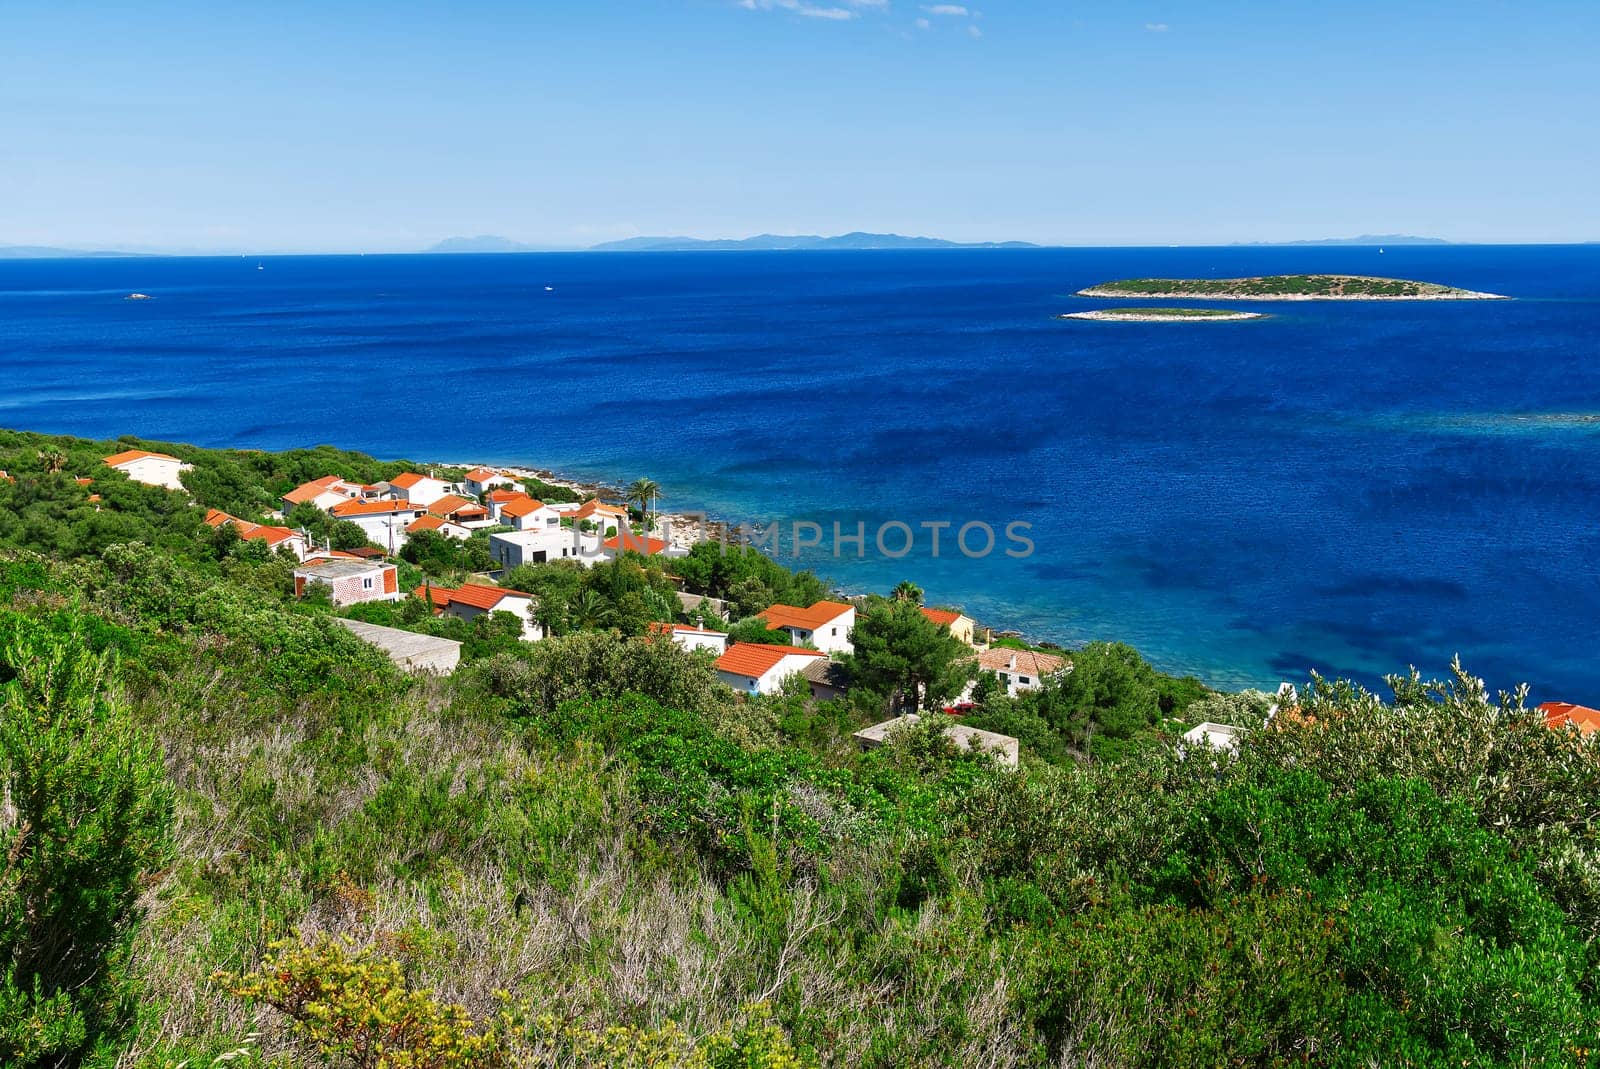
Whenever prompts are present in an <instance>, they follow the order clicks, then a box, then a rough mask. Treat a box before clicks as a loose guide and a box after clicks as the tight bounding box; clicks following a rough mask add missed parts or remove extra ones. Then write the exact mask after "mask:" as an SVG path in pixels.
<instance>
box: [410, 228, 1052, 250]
mask: <svg viewBox="0 0 1600 1069" xmlns="http://www.w3.org/2000/svg"><path fill="white" fill-rule="evenodd" d="M1038 247H1039V246H1037V245H1033V244H1030V243H1029V242H1026V241H980V242H961V241H945V240H944V239H943V238H919V237H903V236H901V235H899V234H864V233H859V232H858V233H854V234H838V235H836V236H834V237H820V236H817V235H815V234H802V235H798V236H796V235H786V234H757V235H756V236H755V237H753V238H716V239H710V240H706V239H702V238H668V237H659V238H624V239H623V240H621V241H607V242H603V243H601V244H599V245H595V246H592V247H591V248H590V249H589V250H588V251H590V252H706V251H727V250H746V251H762V252H782V251H789V250H796V249H808V250H809V249H1036V248H1038ZM423 251H424V252H541V251H549V250H548V248H541V247H540V246H537V245H524V244H523V243H522V242H520V241H512V240H511V239H510V238H502V237H497V236H495V235H493V234H480V235H478V236H477V237H471V238H467V237H458V238H447V239H445V240H444V241H441V242H439V243H438V244H437V245H434V246H431V247H429V248H427V249H424V250H423Z"/></svg>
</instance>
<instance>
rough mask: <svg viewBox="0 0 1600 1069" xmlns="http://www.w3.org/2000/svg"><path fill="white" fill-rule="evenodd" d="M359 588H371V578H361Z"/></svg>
mask: <svg viewBox="0 0 1600 1069" xmlns="http://www.w3.org/2000/svg"><path fill="white" fill-rule="evenodd" d="M361 589H362V590H371V589H372V580H371V579H363V580H361Z"/></svg>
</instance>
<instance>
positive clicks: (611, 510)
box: [572, 497, 628, 520]
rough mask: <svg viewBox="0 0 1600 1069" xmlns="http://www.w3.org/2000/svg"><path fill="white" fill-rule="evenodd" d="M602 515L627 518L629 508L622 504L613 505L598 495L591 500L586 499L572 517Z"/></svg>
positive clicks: (582, 518)
mask: <svg viewBox="0 0 1600 1069" xmlns="http://www.w3.org/2000/svg"><path fill="white" fill-rule="evenodd" d="M602 515H604V516H615V517H617V518H618V519H626V518H627V515H628V510H627V509H625V508H623V507H622V506H620V505H612V504H610V503H608V502H605V501H601V500H600V499H599V498H598V497H596V498H591V499H590V500H588V501H585V502H584V503H583V504H582V505H580V506H578V508H577V509H576V510H575V511H574V512H573V513H572V518H573V519H575V520H587V519H589V518H590V517H593V516H602Z"/></svg>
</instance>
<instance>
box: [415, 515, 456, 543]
mask: <svg viewBox="0 0 1600 1069" xmlns="http://www.w3.org/2000/svg"><path fill="white" fill-rule="evenodd" d="M418 531H437V532H438V533H439V534H442V535H444V536H445V537H446V538H460V539H467V538H471V537H472V532H471V531H469V530H467V529H466V528H465V527H463V526H461V525H460V524H459V523H451V522H450V521H449V520H447V519H445V518H444V517H443V516H435V515H433V513H431V512H430V513H428V514H427V515H426V516H418V517H417V518H416V519H414V520H412V521H411V522H410V523H409V524H407V525H406V537H407V538H409V537H411V536H412V535H414V534H416V533H417V532H418Z"/></svg>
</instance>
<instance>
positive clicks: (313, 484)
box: [283, 475, 355, 505]
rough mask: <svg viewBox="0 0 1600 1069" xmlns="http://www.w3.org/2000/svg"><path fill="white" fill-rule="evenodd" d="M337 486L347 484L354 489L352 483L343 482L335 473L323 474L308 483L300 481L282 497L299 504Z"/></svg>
mask: <svg viewBox="0 0 1600 1069" xmlns="http://www.w3.org/2000/svg"><path fill="white" fill-rule="evenodd" d="M339 486H349V487H350V488H351V489H352V490H354V489H355V487H354V486H353V485H351V484H350V483H347V482H345V481H344V480H343V479H341V478H339V477H338V476H337V475H324V476H323V477H322V478H320V479H312V480H311V481H310V482H308V483H301V484H300V485H299V486H297V487H295V488H294V489H293V490H290V491H289V492H288V493H287V494H284V495H283V499H284V500H285V501H287V502H289V503H290V504H291V505H300V504H304V503H305V502H307V501H311V500H314V499H315V498H317V497H320V496H321V495H323V494H325V493H327V492H328V491H329V490H332V489H334V488H335V487H339Z"/></svg>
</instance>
